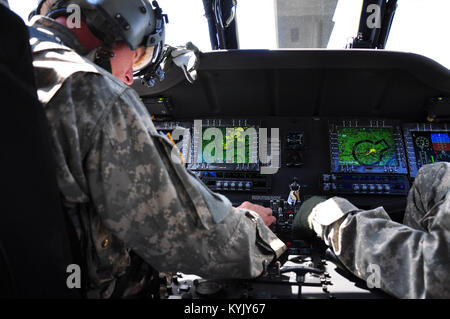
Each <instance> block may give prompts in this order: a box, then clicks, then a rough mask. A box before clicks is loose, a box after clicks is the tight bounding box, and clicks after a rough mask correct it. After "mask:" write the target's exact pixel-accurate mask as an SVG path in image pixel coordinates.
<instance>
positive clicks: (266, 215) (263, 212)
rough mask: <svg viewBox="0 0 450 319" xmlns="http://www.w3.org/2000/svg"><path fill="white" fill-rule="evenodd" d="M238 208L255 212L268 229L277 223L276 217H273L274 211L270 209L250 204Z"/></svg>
mask: <svg viewBox="0 0 450 319" xmlns="http://www.w3.org/2000/svg"><path fill="white" fill-rule="evenodd" d="M238 208H243V209H249V210H251V211H254V212H255V213H257V214H258V215H259V216H260V217H261V218H262V220H263V221H264V224H266V226H267V227H269V226H270V225H272V224H274V223H275V222H276V219H275V217H274V216H272V209H270V208H267V207H263V206H260V205H256V204H252V203H250V202H243V203H242V204H241V205H240V206H239V207H238Z"/></svg>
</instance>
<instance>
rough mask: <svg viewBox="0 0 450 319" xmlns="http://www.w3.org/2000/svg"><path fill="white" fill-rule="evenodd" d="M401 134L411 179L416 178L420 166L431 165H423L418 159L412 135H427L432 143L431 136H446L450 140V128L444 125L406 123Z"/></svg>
mask: <svg viewBox="0 0 450 319" xmlns="http://www.w3.org/2000/svg"><path fill="white" fill-rule="evenodd" d="M403 133H404V139H405V146H406V154H407V159H408V166H409V174H410V177H411V178H415V177H416V176H417V173H418V171H419V170H420V168H421V167H422V166H424V165H426V164H431V163H425V164H424V163H422V161H421V160H420V159H419V158H418V155H419V154H418V150H417V148H418V146H417V145H416V143H415V142H417V141H416V140H415V136H414V135H415V134H419V135H421V136H423V135H429V136H430V138H429V139H428V142H432V141H431V134H447V135H448V137H449V139H450V127H448V126H447V124H446V123H407V124H404V125H403ZM449 144H450V143H449ZM446 147H450V145H447V146H446ZM448 152H449V155H450V150H448Z"/></svg>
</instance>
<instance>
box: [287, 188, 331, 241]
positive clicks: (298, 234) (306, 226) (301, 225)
mask: <svg viewBox="0 0 450 319" xmlns="http://www.w3.org/2000/svg"><path fill="white" fill-rule="evenodd" d="M326 200H327V199H326V198H325V197H322V196H313V197H311V198H309V199H308V200H306V201H304V202H303V204H302V205H301V206H300V208H299V210H298V211H297V214H296V215H295V218H294V221H293V222H292V235H293V237H294V238H295V239H310V238H314V237H315V236H316V233H315V232H314V230H313V228H312V225H310V223H309V221H308V217H309V215H311V213H312V210H313V208H314V207H316V205H318V204H320V203H322V202H324V201H326Z"/></svg>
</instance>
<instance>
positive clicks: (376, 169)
mask: <svg viewBox="0 0 450 319" xmlns="http://www.w3.org/2000/svg"><path fill="white" fill-rule="evenodd" d="M340 129H369V130H370V129H388V130H392V134H393V140H394V143H395V145H394V147H395V156H396V163H395V164H394V165H392V164H391V165H363V164H360V165H350V164H347V165H342V163H341V162H340V156H339V155H340V154H339V136H338V130H340ZM329 141H330V162H331V172H333V173H374V174H381V173H383V174H386V173H387V174H407V173H408V169H407V166H406V156H405V152H404V145H403V139H402V134H401V130H400V126H399V125H397V124H396V123H393V122H389V121H384V120H367V121H363V120H342V121H335V122H330V123H329Z"/></svg>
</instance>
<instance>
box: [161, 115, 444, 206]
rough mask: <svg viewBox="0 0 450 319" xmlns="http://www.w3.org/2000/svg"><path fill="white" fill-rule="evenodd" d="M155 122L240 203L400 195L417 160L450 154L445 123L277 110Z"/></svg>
mask: <svg viewBox="0 0 450 319" xmlns="http://www.w3.org/2000/svg"><path fill="white" fill-rule="evenodd" d="M155 126H156V129H157V130H158V131H159V132H160V133H161V134H164V135H168V136H169V138H170V139H171V140H172V141H173V143H174V144H176V145H177V147H178V149H179V151H180V156H181V157H182V159H183V162H184V163H185V165H186V167H187V168H188V169H190V170H192V171H194V172H195V173H196V174H197V175H198V176H199V177H200V179H202V180H203V181H204V183H205V184H206V185H207V186H208V187H209V188H211V189H212V190H213V191H217V192H221V193H223V194H225V195H226V196H228V197H229V198H230V199H231V200H232V202H233V203H236V204H238V203H239V202H242V201H245V200H250V201H253V202H259V203H262V204H266V205H267V204H269V203H270V201H274V200H286V201H288V200H294V201H295V200H297V201H298V202H301V201H303V200H305V199H307V198H308V197H309V196H312V195H325V196H335V195H338V196H339V195H343V196H350V199H352V200H354V201H356V203H355V204H362V205H363V206H370V205H371V204H372V203H373V202H376V203H379V201H380V197H385V198H386V199H387V200H388V201H392V200H393V201H396V200H401V198H403V199H404V198H405V197H406V195H407V194H408V191H409V187H410V184H411V182H412V181H413V179H414V177H415V176H416V175H417V171H418V170H419V169H420V167H422V166H423V165H425V164H430V163H433V162H436V161H450V136H449V130H450V128H448V127H447V125H446V124H430V123H428V124H418V123H412V124H411V123H401V122H399V121H391V120H382V119H357V120H354V119H329V118H328V119H319V118H279V117H276V118H260V119H254V118H253V119H201V120H186V121H176V122H157V121H155ZM294 180H296V183H297V184H298V189H297V190H296V193H295V194H293V190H292V189H291V186H290V185H291V184H292V182H293V181H294ZM295 196H297V198H295ZM395 198H397V199H395ZM381 199H382V198H381Z"/></svg>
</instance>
